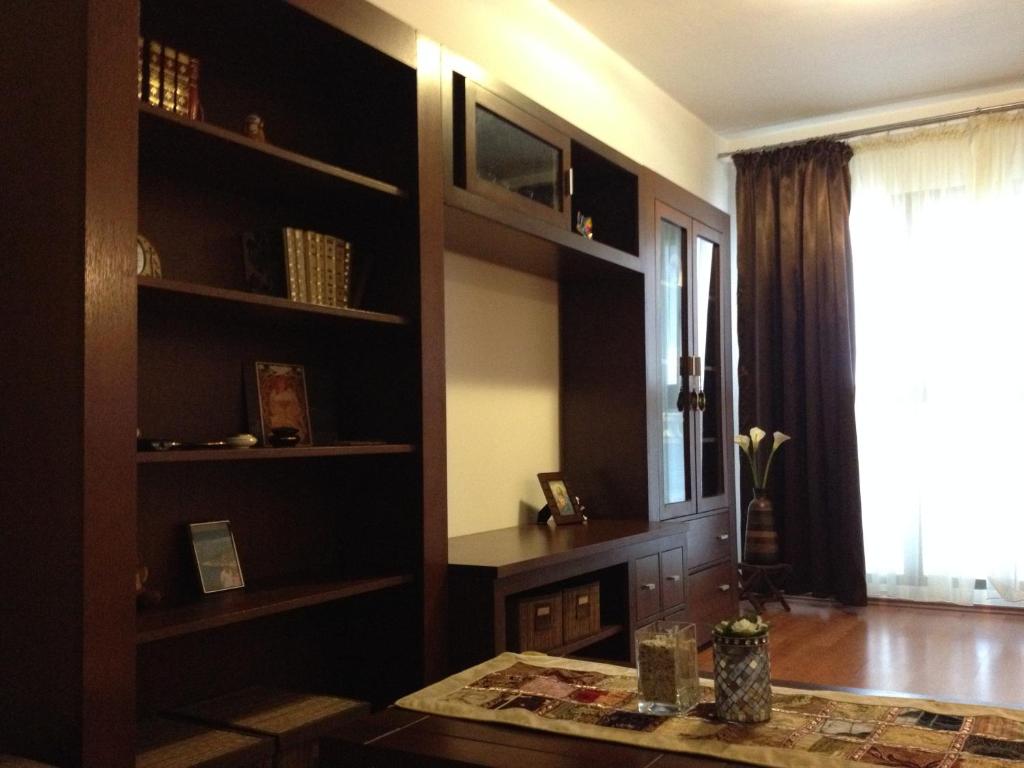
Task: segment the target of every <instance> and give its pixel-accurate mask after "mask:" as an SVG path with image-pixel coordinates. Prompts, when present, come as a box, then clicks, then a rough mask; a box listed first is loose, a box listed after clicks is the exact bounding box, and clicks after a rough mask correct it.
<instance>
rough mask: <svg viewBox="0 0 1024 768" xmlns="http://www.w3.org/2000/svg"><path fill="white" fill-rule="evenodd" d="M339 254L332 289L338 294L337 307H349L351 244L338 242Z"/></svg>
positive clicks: (344, 241) (342, 241) (343, 241)
mask: <svg viewBox="0 0 1024 768" xmlns="http://www.w3.org/2000/svg"><path fill="white" fill-rule="evenodd" d="M338 248H339V253H338V255H337V260H338V263H337V267H336V271H335V278H334V283H335V286H334V289H335V291H337V293H338V306H339V307H347V306H349V289H350V286H351V283H352V244H351V243H349V242H348V241H346V240H339V241H338Z"/></svg>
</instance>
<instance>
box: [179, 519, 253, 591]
mask: <svg viewBox="0 0 1024 768" xmlns="http://www.w3.org/2000/svg"><path fill="white" fill-rule="evenodd" d="M188 535H189V536H190V537H191V539H192V553H193V554H194V555H195V558H196V570H197V571H198V572H199V583H200V585H201V586H202V588H203V594H206V595H208V594H210V593H212V592H224V591H225V590H228V589H240V588H242V587H244V586H245V579H244V578H242V565H241V563H239V562H238V550H237V549H235V537H234V535H232V533H231V524H230V523H229V522H228V521H227V520H217V521H214V522H209V523H192V524H190V525H189V527H188Z"/></svg>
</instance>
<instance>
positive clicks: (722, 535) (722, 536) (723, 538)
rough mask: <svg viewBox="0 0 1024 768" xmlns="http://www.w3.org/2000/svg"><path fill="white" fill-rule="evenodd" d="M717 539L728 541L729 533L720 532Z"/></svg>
mask: <svg viewBox="0 0 1024 768" xmlns="http://www.w3.org/2000/svg"><path fill="white" fill-rule="evenodd" d="M718 540H719V541H728V540H729V534H728V533H720V534H718Z"/></svg>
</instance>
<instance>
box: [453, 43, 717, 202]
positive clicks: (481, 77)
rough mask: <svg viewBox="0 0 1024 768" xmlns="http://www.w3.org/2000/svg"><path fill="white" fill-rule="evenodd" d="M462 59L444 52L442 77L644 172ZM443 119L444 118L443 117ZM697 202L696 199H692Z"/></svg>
mask: <svg viewBox="0 0 1024 768" xmlns="http://www.w3.org/2000/svg"><path fill="white" fill-rule="evenodd" d="M464 61H465V59H463V58H462V57H460V56H458V55H457V54H453V53H451V52H450V51H448V50H445V51H444V61H443V66H444V69H445V77H446V78H447V79H449V80H450V79H451V75H452V73H453V72H456V73H458V74H460V75H462V76H464V77H467V78H468V79H470V80H472V82H474V83H476V84H477V85H479V86H482V87H483V88H485V89H486V90H487V91H489V92H490V93H492V94H494V95H495V96H497V97H498V98H500V99H502V100H503V101H505V102H507V103H508V104H510V105H511V106H513V107H515V108H516V109H519V110H521V111H523V112H525V113H527V114H529V115H531V116H532V117H533V118H535V119H536V120H539V121H540V122H541V123H542V124H544V125H546V126H548V127H549V128H550V129H551V130H553V131H555V132H556V133H559V134H562V135H563V136H567V137H568V138H569V139H571V140H572V141H576V142H578V143H580V144H583V145H584V146H586V147H587V148H588V149H590V150H592V151H594V152H597V153H598V154H599V155H602V156H603V157H605V158H607V159H608V160H611V161H612V162H613V163H615V165H618V166H619V167H621V168H623V169H624V170H627V171H629V172H630V173H633V174H635V175H637V176H640V175H641V173H642V172H643V170H644V168H643V166H642V165H640V164H639V163H638V162H636V161H635V160H633V159H632V158H629V157H627V156H626V155H624V154H622V153H621V152H619V151H618V150H616V149H613V148H612V147H610V146H608V145H607V144H605V143H603V142H602V141H601V140H600V139H597V138H595V137H593V136H591V135H589V134H587V133H584V132H583V131H582V130H580V129H579V128H578V127H577V126H575V125H573V124H572V123H571V122H569V121H568V120H566V119H565V118H564V117H561V116H560V115H557V114H555V113H554V112H552V111H551V110H550V109H547V108H545V107H542V106H541V105H540V104H538V103H537V102H535V101H533V100H531V99H529V98H527V97H526V96H524V95H523V94H522V93H520V92H519V91H517V90H515V89H514V88H512V87H510V86H509V85H507V84H505V83H504V82H502V81H501V80H498V79H497V78H495V77H494V76H492V75H490V74H489V73H487V72H486V71H484V70H483V69H482V68H480V67H477V66H473V68H472V72H471V73H470V72H469V71H466V70H467V67H466V66H465V65H464V64H463V62H464ZM446 117H447V116H446ZM695 199H697V198H695Z"/></svg>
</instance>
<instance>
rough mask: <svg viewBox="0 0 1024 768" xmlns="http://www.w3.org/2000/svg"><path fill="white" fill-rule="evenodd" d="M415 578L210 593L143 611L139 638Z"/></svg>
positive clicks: (330, 599) (295, 607)
mask: <svg viewBox="0 0 1024 768" xmlns="http://www.w3.org/2000/svg"><path fill="white" fill-rule="evenodd" d="M414 582H415V578H414V577H413V576H412V575H411V574H398V575H395V576H376V577H371V578H363V579H340V580H337V581H331V582H314V583H309V584H290V585H287V586H278V587H267V588H263V589H260V588H255V589H253V588H251V587H246V588H245V589H244V590H239V591H237V592H224V593H219V594H216V595H210V596H207V598H206V599H204V601H203V602H201V603H195V604H192V605H184V606H178V607H172V608H161V609H152V610H150V611H148V612H142V613H140V614H139V619H138V634H137V642H138V643H139V644H140V645H141V644H143V643H151V642H154V641H156V640H166V639H167V638H170V637H181V636H182V635H189V634H192V633H194V632H203V631H205V630H208V629H214V628H216V627H226V626H228V625H230V624H237V623H239V622H243V621H253V620H254V619H260V618H263V617H265V616H273V615H275V614H278V613H285V612H287V611H295V610H298V609H300V608H308V607H310V606H313V605H321V604H323V603H330V602H334V601H337V600H344V599H346V598H349V597H355V596H357V595H366V594H369V593H371V592H379V591H381V590H384V589H392V588H394V587H399V586H402V585H404V584H412V583H414Z"/></svg>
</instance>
